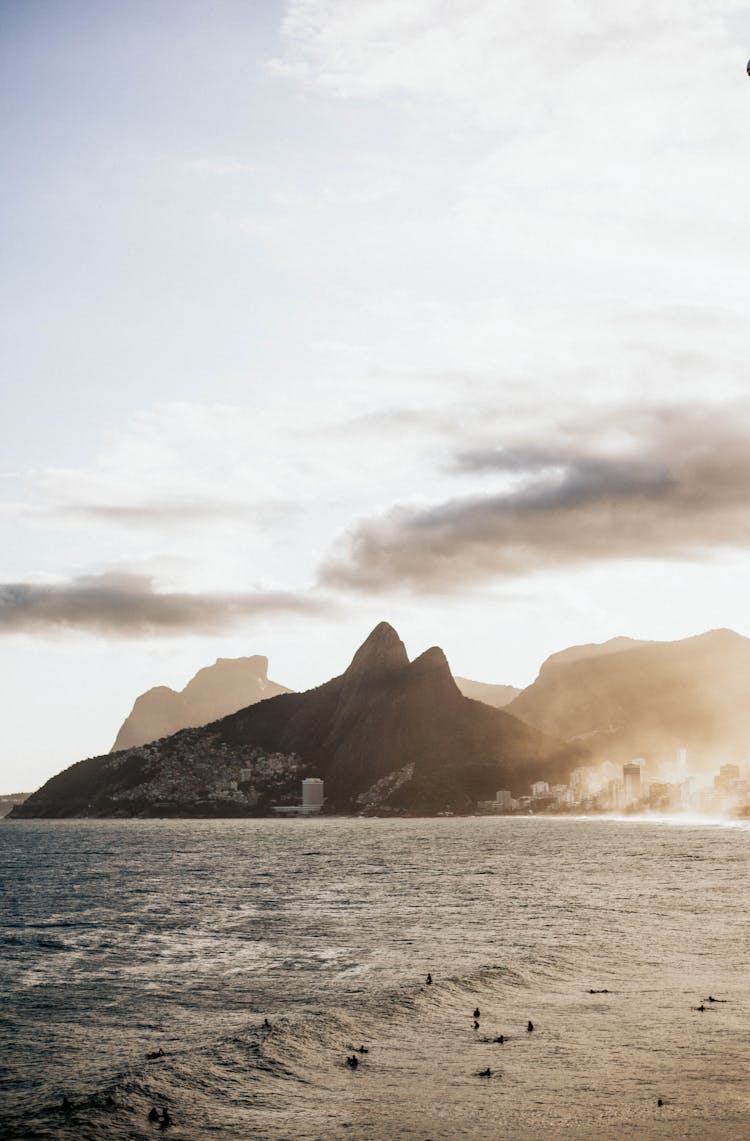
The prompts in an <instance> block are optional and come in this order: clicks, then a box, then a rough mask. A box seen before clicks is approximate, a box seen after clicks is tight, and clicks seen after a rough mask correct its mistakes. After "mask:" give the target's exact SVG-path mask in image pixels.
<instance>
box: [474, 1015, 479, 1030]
mask: <svg viewBox="0 0 750 1141" xmlns="http://www.w3.org/2000/svg"><path fill="white" fill-rule="evenodd" d="M474 1029H475V1030H478V1029H479V1023H478V1022H477V1020H476V1018H475V1019H474Z"/></svg>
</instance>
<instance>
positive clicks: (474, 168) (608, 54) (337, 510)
mask: <svg viewBox="0 0 750 1141" xmlns="http://www.w3.org/2000/svg"><path fill="white" fill-rule="evenodd" d="M748 45H750V6H748V5H747V4H746V3H733V2H731V0H726V2H724V0H716V2H701V3H695V4H691V5H684V4H679V3H677V0H655V2H653V3H651V4H648V5H640V4H631V5H627V6H623V5H619V4H614V3H604V4H599V5H596V6H589V5H585V4H582V3H581V4H572V5H559V4H554V3H552V2H545V3H541V4H538V5H535V6H531V7H529V6H526V5H521V4H517V3H516V4H514V3H497V2H489V0H474V2H471V3H466V4H461V5H451V4H445V3H440V2H439V0H425V2H423V3H419V4H415V3H413V2H412V0H403V2H399V0H393V2H390V3H387V4H384V3H382V2H381V0H361V2H358V3H357V4H356V5H352V4H349V3H346V2H345V0H297V2H291V3H286V4H282V3H278V4H277V3H273V2H269V3H264V4H261V5H249V4H247V3H242V2H228V0H218V2H216V3H212V4H210V5H208V4H205V3H197V2H191V0H179V2H177V0H163V2H161V3H159V4H158V5H153V4H146V3H143V2H141V0H135V2H133V3H129V4H128V5H121V4H114V3H111V2H109V0H103V2H101V0H99V2H93V0H89V2H79V0H68V2H66V3H65V4H57V3H47V2H41V0H40V2H35V3H28V2H25V0H4V2H3V4H2V5H1V6H0V85H1V86H2V94H3V105H4V107H5V109H6V111H5V115H4V157H5V164H4V167H5V174H4V179H3V183H2V186H1V187H0V196H1V199H2V222H1V223H0V224H1V225H2V227H3V249H4V254H5V256H4V259H3V262H4V264H3V312H4V315H5V320H4V322H3V331H2V334H1V335H2V346H3V361H4V369H3V379H2V391H1V394H0V399H1V400H2V404H1V406H0V432H1V433H2V463H1V465H0V535H1V536H2V539H1V542H2V550H3V554H4V558H3V566H2V574H1V580H0V669H1V670H2V674H3V687H2V693H1V695H0V717H2V724H3V738H2V746H1V751H0V773H1V784H0V791H7V792H12V791H16V790H21V789H26V790H28V789H31V788H35V787H37V786H38V785H39V784H41V783H42V782H43V781H45V780H46V779H47V778H48V777H50V776H51V775H52V774H53V773H55V772H57V771H59V770H60V769H61V768H63V767H65V766H66V765H68V764H70V763H72V762H73V761H75V760H78V759H79V758H81V757H84V756H88V755H92V754H97V753H102V752H105V751H106V750H107V749H108V748H109V747H110V745H111V743H112V740H113V737H114V734H115V732H116V730H117V727H118V726H119V725H120V724H121V723H122V721H123V719H124V717H125V715H126V714H127V713H128V711H129V708H130V706H131V705H132V702H133V699H134V698H135V696H136V695H137V694H138V693H140V692H142V691H143V690H145V689H147V688H149V687H150V686H153V685H157V684H168V685H172V686H173V687H175V688H177V689H180V688H182V687H183V686H184V685H185V684H186V682H187V681H188V679H189V678H190V677H191V676H192V675H193V674H194V673H195V672H196V671H197V670H198V669H199V668H200V667H201V666H204V665H206V664H209V663H210V662H212V661H214V660H215V659H216V658H217V657H219V656H221V657H235V656H242V655H248V654H264V655H267V656H268V657H269V659H270V674H271V676H272V677H273V678H275V679H277V680H278V681H280V682H282V683H283V684H284V685H286V686H289V687H292V688H296V689H303V688H306V687H308V686H312V685H316V684H318V683H319V682H321V681H324V680H325V679H327V678H329V677H331V676H332V675H334V674H337V673H339V672H340V671H341V670H342V668H343V667H344V666H345V664H346V663H347V662H348V661H349V659H350V658H351V655H352V653H353V652H354V650H355V649H356V647H357V646H358V645H359V644H360V643H361V642H362V640H363V638H364V637H365V636H366V634H367V633H368V631H369V630H370V629H372V627H374V626H375V625H376V623H377V622H379V621H380V620H381V619H387V620H388V621H389V622H393V623H394V625H395V626H396V627H397V628H398V630H399V631H400V633H401V636H402V637H403V638H404V641H405V642H406V645H407V647H408V650H409V653H410V655H411V656H412V657H416V656H417V655H418V654H420V653H421V652H422V651H423V650H424V649H426V648H427V647H428V646H431V645H433V644H434V643H438V644H439V645H440V646H442V648H443V649H444V650H445V652H446V655H447V657H448V661H449V663H450V665H451V668H452V669H453V671H454V672H455V673H457V674H460V675H462V676H464V677H468V678H472V679H476V680H478V681H485V682H493V683H504V684H512V685H515V686H524V685H527V684H528V683H530V682H531V681H532V680H533V678H534V676H535V674H536V672H537V670H538V668H539V665H540V663H541V662H542V661H543V660H544V659H545V658H546V657H547V656H548V655H549V654H550V653H553V652H554V651H557V650H560V649H562V648H564V647H566V646H571V645H574V644H578V643H589V642H601V641H604V640H606V639H609V638H612V637H615V636H617V635H627V636H629V637H632V638H639V639H646V640H653V639H657V640H673V639H679V638H684V637H687V636H689V635H692V634H697V633H700V632H702V631H705V630H710V629H715V628H719V627H730V628H731V629H733V630H736V631H738V632H739V633H740V634H744V635H750V618H748V609H747V603H746V592H747V585H746V584H747V581H748V572H749V571H750V555H749V552H748V544H750V524H749V522H748V511H747V499H748V494H747V493H748V480H749V477H750V461H749V460H748V449H747V439H748V429H749V428H750V401H749V400H748V380H749V379H750V377H749V376H748V363H747V362H748V360H749V359H750V353H749V352H748V349H749V348H750V346H749V345H748V333H747V330H748V327H749V325H748V316H749V315H748V298H749V297H750V281H749V280H748V267H747V258H746V250H747V248H748V240H749V239H750V217H749V216H748V211H747V206H746V200H747V187H748V185H749V184H750V159H749V158H748V149H747V137H748V125H749V123H750V79H748V77H747V75H746V73H745V66H746V61H747V56H748V54H749V46H748ZM717 771H718V764H717Z"/></svg>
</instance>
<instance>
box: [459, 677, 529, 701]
mask: <svg viewBox="0 0 750 1141" xmlns="http://www.w3.org/2000/svg"><path fill="white" fill-rule="evenodd" d="M456 685H457V686H458V688H459V689H460V690H461V693H462V694H463V695H464V697H470V698H471V699H472V700H473V701H483V702H484V704H485V705H492V706H493V707H494V708H495V709H504V708H505V706H506V705H510V703H511V701H513V699H514V698H516V697H518V695H519V693H520V692H521V690H520V689H518V688H517V687H516V686H515V685H488V684H487V683H486V682H483V681H470V680H469V678H466V677H457V678H456Z"/></svg>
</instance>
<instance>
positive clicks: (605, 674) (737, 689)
mask: <svg viewBox="0 0 750 1141" xmlns="http://www.w3.org/2000/svg"><path fill="white" fill-rule="evenodd" d="M507 711H508V712H509V713H511V714H513V715H514V716H516V717H520V718H521V719H522V720H523V721H525V722H527V723H528V724H530V725H534V726H535V727H536V728H538V729H540V730H542V731H544V732H546V733H552V734H554V735H556V736H558V737H562V738H565V739H567V740H572V739H581V738H582V739H585V740H586V742H587V743H588V745H589V747H590V748H591V749H592V750H593V751H595V752H600V753H602V754H606V755H607V756H608V757H610V758H611V759H612V760H628V759H630V758H631V757H633V756H641V757H646V758H648V759H650V760H653V761H657V762H658V761H659V760H660V759H667V758H669V759H674V756H675V755H676V751H677V749H678V748H680V747H681V746H684V747H685V748H687V750H688V753H689V755H690V756H691V758H692V760H693V762H694V763H696V764H697V765H698V766H700V764H701V763H703V764H705V765H706V766H708V767H709V768H710V770H711V771H716V769H717V768H718V764H719V763H722V762H723V761H724V760H734V759H744V758H745V757H746V756H747V742H748V740H750V639H747V638H743V637H741V635H739V634H735V633H734V632H733V631H732V630H712V631H709V632H708V633H706V634H700V635H698V636H697V637H694V638H685V639H683V640H682V641H678V642H631V641H630V640H629V639H615V640H614V641H613V642H609V643H604V645H603V646H601V647H589V646H587V647H574V648H573V650H567V651H563V653H562V654H555V655H553V656H552V657H551V658H548V659H547V661H546V662H545V663H544V665H543V666H542V668H541V671H540V673H539V677H538V678H537V679H536V681H535V682H534V683H533V684H532V685H530V686H529V687H528V688H527V689H525V690H524V691H523V693H521V694H520V696H519V697H517V698H516V699H515V700H514V701H513V702H511V704H510V705H509V706H508V709H507Z"/></svg>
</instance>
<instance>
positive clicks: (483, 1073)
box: [477, 1066, 492, 1078]
mask: <svg viewBox="0 0 750 1141" xmlns="http://www.w3.org/2000/svg"><path fill="white" fill-rule="evenodd" d="M477 1077H478V1078H491V1077H492V1070H491V1069H490V1067H489V1066H488V1067H487V1069H486V1070H480V1071H479V1073H478V1074H477Z"/></svg>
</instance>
